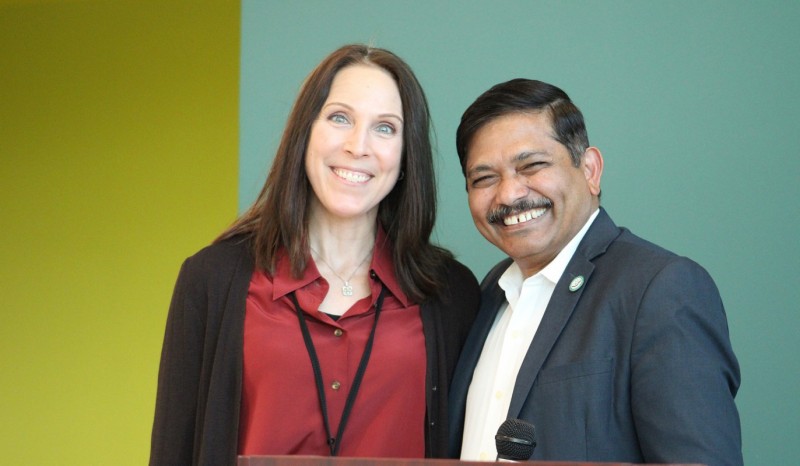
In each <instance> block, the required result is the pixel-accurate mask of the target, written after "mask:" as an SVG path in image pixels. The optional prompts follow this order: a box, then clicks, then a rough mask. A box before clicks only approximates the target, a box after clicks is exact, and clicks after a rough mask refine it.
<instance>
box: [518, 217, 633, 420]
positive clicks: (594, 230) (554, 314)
mask: <svg viewBox="0 0 800 466" xmlns="http://www.w3.org/2000/svg"><path fill="white" fill-rule="evenodd" d="M617 236H619V229H618V228H617V226H616V225H614V222H612V221H611V218H610V217H609V216H608V214H607V213H606V212H605V210H604V209H602V208H601V209H600V213H599V214H598V215H597V218H595V221H594V223H593V224H592V226H591V227H590V228H589V231H587V232H586V236H584V237H583V240H582V241H581V243H580V245H579V246H578V249H577V250H576V251H575V254H574V255H573V256H572V259H571V260H570V262H569V264H568V265H567V268H566V269H565V270H564V274H563V275H562V276H561V279H560V280H559V281H558V283H557V284H556V287H555V289H554V290H553V295H552V297H551V298H550V302H549V303H548V305H547V309H545V313H544V316H543V317H542V322H541V323H540V324H539V328H538V330H537V331H536V335H535V336H534V338H533V342H532V343H531V346H530V348H529V349H528V353H527V354H526V355H525V359H523V361H522V366H521V367H520V370H519V373H518V374H517V381H516V383H515V385H514V393H513V394H512V396H511V405H510V407H509V409H508V418H518V417H519V414H520V411H521V410H522V406H523V405H524V404H525V401H526V400H527V398H528V394H529V393H530V391H531V388H532V387H533V384H534V382H535V381H536V377H537V376H538V375H539V371H540V370H541V368H542V365H543V364H544V362H545V360H546V359H547V356H548V355H549V354H550V351H551V350H552V349H553V345H555V342H556V341H557V340H558V337H559V335H561V332H562V331H563V329H564V327H565V326H566V325H567V322H568V321H569V318H570V316H571V315H572V313H573V311H574V310H575V308H576V307H577V306H578V303H579V302H580V299H581V296H582V295H583V290H584V289H586V283H588V282H589V280H590V279H591V276H592V272H594V264H592V262H591V261H592V260H593V259H594V258H595V257H597V256H598V255H599V254H602V253H603V252H605V250H606V249H607V248H608V245H609V244H610V243H611V242H612V241H613V240H614V238H616V237H617ZM578 276H583V279H584V283H583V285H582V286H581V287H580V288H578V289H577V290H575V291H571V290H570V289H569V288H570V284H571V283H572V280H573V279H575V278H576V277H578Z"/></svg>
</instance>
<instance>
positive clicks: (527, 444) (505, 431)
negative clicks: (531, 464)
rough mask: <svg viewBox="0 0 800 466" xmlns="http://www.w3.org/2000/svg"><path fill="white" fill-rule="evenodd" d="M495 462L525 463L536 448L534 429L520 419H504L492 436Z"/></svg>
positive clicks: (531, 425)
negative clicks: (495, 448) (495, 449)
mask: <svg viewBox="0 0 800 466" xmlns="http://www.w3.org/2000/svg"><path fill="white" fill-rule="evenodd" d="M494 443H495V445H496V446H497V460H498V461H499V460H510V461H527V460H529V459H530V457H531V455H533V449H534V448H536V429H535V428H534V427H533V424H531V423H530V422H526V421H523V420H522V419H506V421H505V422H504V423H502V424H501V425H500V428H499V429H497V435H495V436H494Z"/></svg>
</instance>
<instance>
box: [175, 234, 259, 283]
mask: <svg viewBox="0 0 800 466" xmlns="http://www.w3.org/2000/svg"><path fill="white" fill-rule="evenodd" d="M242 261H247V263H249V264H252V262H253V253H252V241H251V238H250V237H249V236H245V235H238V236H234V237H231V238H228V239H225V240H222V241H219V242H215V243H212V244H210V245H208V246H206V247H204V248H203V249H201V250H199V251H198V252H196V253H195V254H193V255H192V256H190V257H189V258H187V259H186V261H184V265H183V269H184V271H185V272H187V273H193V274H197V273H200V274H203V275H207V274H211V275H226V274H227V273H230V272H232V271H233V270H234V269H235V268H237V267H238V266H239V264H241V263H242ZM226 272H227V273H226Z"/></svg>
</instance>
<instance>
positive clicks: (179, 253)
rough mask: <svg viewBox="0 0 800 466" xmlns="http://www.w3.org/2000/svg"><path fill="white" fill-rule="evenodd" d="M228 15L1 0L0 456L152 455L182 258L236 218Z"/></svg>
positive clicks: (38, 460)
mask: <svg viewBox="0 0 800 466" xmlns="http://www.w3.org/2000/svg"><path fill="white" fill-rule="evenodd" d="M239 18H240V6H239V3H238V2H227V3H222V2H195V1H174V0H167V1H163V0H159V1H119V0H114V1H80V2H75V1H73V2H57V1H18V2H8V1H3V2H2V3H0V222H2V228H0V413H1V414H0V464H4V465H12V464H57V465H81V466H83V465H142V464H146V463H147V456H148V449H149V444H150V428H151V425H152V418H153V406H154V401H155V387H156V374H157V368H158V358H159V353H160V349H161V340H162V338H163V334H164V323H165V319H166V311H167V306H168V304H169V298H170V294H171V291H172V285H173V284H174V283H175V277H176V275H177V272H178V268H179V267H180V264H181V261H182V260H183V259H184V258H185V257H186V256H188V255H189V254H191V253H193V252H194V251H196V250H197V249H199V248H200V247H201V246H202V245H204V244H207V243H208V242H209V241H210V240H211V239H212V238H213V237H214V236H215V235H216V234H217V233H218V232H219V231H220V230H221V229H222V228H223V227H224V226H225V225H227V224H228V223H229V222H230V221H231V220H232V219H233V217H234V216H235V215H236V185H237V172H236V170H237V168H236V167H237V162H238V154H237V152H238V132H237V131H238V126H237V121H238V114H237V108H238V75H239V74H238V66H239V60H238V57H239Z"/></svg>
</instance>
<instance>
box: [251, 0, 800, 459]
mask: <svg viewBox="0 0 800 466" xmlns="http://www.w3.org/2000/svg"><path fill="white" fill-rule="evenodd" d="M242 18H243V21H242V38H243V40H242V76H241V108H240V112H241V113H240V115H241V129H240V131H241V134H240V136H241V139H240V143H241V146H240V150H241V164H240V192H239V208H240V210H241V209H243V208H244V207H245V206H246V205H248V204H249V203H250V202H251V201H252V200H253V199H254V197H255V195H256V194H257V191H258V189H259V188H260V186H261V184H262V183H263V180H264V175H265V172H266V169H267V167H268V166H269V162H270V157H271V153H272V152H273V151H274V148H275V146H276V144H277V141H278V139H279V137H280V132H281V129H282V126H283V123H284V121H285V118H286V115H287V114H288V111H289V107H290V105H291V103H292V100H293V98H294V96H295V94H296V91H297V88H298V86H299V84H300V82H301V81H302V79H303V78H304V77H305V75H306V73H308V71H310V70H311V68H312V67H313V66H314V65H315V64H316V63H317V62H318V61H319V60H320V59H321V58H322V57H323V56H325V55H326V54H327V53H328V52H330V51H331V50H333V49H334V48H336V47H338V46H339V45H341V44H343V43H346V42H371V43H373V44H375V45H377V46H381V47H386V48H389V49H391V50H393V51H395V52H396V53H398V54H399V55H401V56H403V57H404V58H405V59H406V60H407V61H408V62H409V63H410V64H411V66H412V67H413V68H414V69H415V71H416V72H417V74H418V77H419V78H420V80H421V81H422V84H423V85H424V87H425V89H426V92H427V94H428V97H429V100H430V105H431V111H432V113H433V115H434V119H435V126H436V132H437V135H438V142H439V144H438V148H439V158H438V169H439V176H440V178H439V183H440V184H439V188H440V210H439V221H438V227H437V236H438V239H439V241H440V242H441V243H442V244H444V245H445V246H447V247H449V248H451V249H452V250H453V251H454V252H456V254H457V255H458V256H459V258H460V259H461V260H462V261H464V262H465V263H466V264H468V265H469V266H470V267H471V268H472V269H473V271H474V272H475V273H476V275H479V276H482V275H483V274H484V273H485V272H486V271H487V270H488V268H489V267H490V266H491V265H492V264H494V263H495V262H496V261H497V260H498V259H499V258H500V257H501V255H500V253H499V252H498V251H496V250H494V249H493V247H492V246H490V245H489V244H488V243H486V242H485V241H484V240H483V238H482V237H481V236H479V234H478V233H477V232H476V231H475V229H474V227H473V225H472V221H471V219H470V217H469V213H468V210H467V207H466V197H465V192H464V188H463V179H462V177H461V174H460V171H459V166H458V161H457V157H456V155H455V147H454V142H453V139H454V133H455V128H456V126H457V124H458V120H459V118H460V115H461V112H462V111H463V110H464V109H465V108H466V106H467V105H469V103H470V102H471V101H472V100H473V99H474V98H475V97H477V95H478V94H480V93H481V92H483V91H484V90H485V89H487V88H488V87H489V86H491V85H492V84H495V83H497V82H500V81H504V80H507V79H510V78H514V77H521V76H524V77H530V78H537V79H541V80H544V81H548V82H551V83H554V84H556V85H558V86H560V87H562V88H563V89H564V90H566V91H567V92H568V93H569V94H570V96H571V97H572V98H573V99H574V100H575V101H576V102H577V103H578V105H579V106H580V107H581V108H582V109H583V111H584V114H585V117H586V120H587V125H588V128H589V136H590V139H591V142H592V144H594V145H596V146H598V147H600V149H601V150H602V151H603V154H604V156H605V162H606V166H605V176H604V178H603V204H604V205H605V207H606V208H607V209H608V211H609V212H610V213H611V215H612V216H613V218H614V219H615V220H616V222H617V223H618V224H620V225H624V226H627V227H629V228H631V229H632V230H633V231H634V232H636V233H638V234H639V235H641V236H644V237H645V238H648V239H650V240H652V241H655V242H656V243H659V244H661V245H663V246H665V247H667V248H670V249H672V250H674V251H675V252H678V253H679V254H683V255H687V256H689V257H692V258H693V259H695V260H697V261H698V262H700V263H701V264H703V265H704V266H705V267H706V268H707V269H708V270H709V271H710V272H711V274H712V275H713V276H714V277H715V279H716V281H717V284H718V286H719V288H720V291H721V293H722V297H723V299H724V301H725V303H726V307H727V310H728V317H729V322H730V327H731V338H732V340H733V344H734V348H735V350H736V352H737V354H738V356H739V359H740V362H741V365H742V377H743V383H742V388H741V390H740V392H739V396H738V397H737V403H738V406H739V409H740V412H741V417H742V427H743V436H744V455H745V462H746V464H751V465H761V464H764V465H766V464H792V463H798V462H800V442H797V440H796V438H797V437H798V435H800V424H799V423H800V421H798V419H800V401H798V400H800V397H798V396H797V393H796V392H797V389H798V387H800V344H799V343H798V341H799V339H798V338H797V337H796V336H795V337H793V336H792V335H795V334H796V333H797V327H798V320H800V318H799V317H798V312H797V311H798V302H800V293H799V292H798V289H800V286H799V285H798V284H796V282H795V278H796V272H797V266H798V265H800V246H798V244H799V243H800V241H798V239H797V233H798V226H800V215H799V214H800V209H799V208H798V199H800V188H798V181H799V180H800V157H798V155H797V154H795V153H794V151H796V150H798V147H800V141H799V140H798V139H800V137H799V136H798V134H800V123H798V122H799V121H800V118H798V110H797V109H798V106H799V105H800V78H798V76H800V52H798V49H799V48H800V33H798V27H797V24H798V22H800V2H792V1H762V2H744V1H699V2H698V1H696V0H691V1H683V0H681V1H670V2H642V1H604V2H596V1H559V2H557V1H502V2H489V1H441V0H440V1H433V2H431V1H427V0H413V1H402V2H398V1H378V0H366V1H339V2H328V1H308V0H306V1H303V2H296V3H290V2H282V1H272V2H261V1H255V0H244V1H243V3H242Z"/></svg>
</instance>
